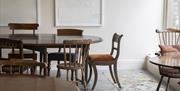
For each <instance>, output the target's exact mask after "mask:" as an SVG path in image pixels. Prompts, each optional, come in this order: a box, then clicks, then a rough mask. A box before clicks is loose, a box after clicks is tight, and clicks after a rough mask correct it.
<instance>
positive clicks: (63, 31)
mask: <svg viewBox="0 0 180 91" xmlns="http://www.w3.org/2000/svg"><path fill="white" fill-rule="evenodd" d="M82 34H83V30H81V29H57V35H62V36H82Z"/></svg>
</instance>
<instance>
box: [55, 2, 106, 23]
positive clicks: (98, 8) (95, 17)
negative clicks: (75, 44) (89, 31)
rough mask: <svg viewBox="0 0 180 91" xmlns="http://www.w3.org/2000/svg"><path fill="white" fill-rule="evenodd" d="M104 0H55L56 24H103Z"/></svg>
mask: <svg viewBox="0 0 180 91" xmlns="http://www.w3.org/2000/svg"><path fill="white" fill-rule="evenodd" d="M102 4H103V2H102V0H55V26H102V23H103V17H102V8H103V5H102Z"/></svg>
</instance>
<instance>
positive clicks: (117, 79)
mask: <svg viewBox="0 0 180 91" xmlns="http://www.w3.org/2000/svg"><path fill="white" fill-rule="evenodd" d="M114 75H115V78H116V82H117V84H118V87H119V88H121V84H120V82H119V78H118V73H117V64H114Z"/></svg>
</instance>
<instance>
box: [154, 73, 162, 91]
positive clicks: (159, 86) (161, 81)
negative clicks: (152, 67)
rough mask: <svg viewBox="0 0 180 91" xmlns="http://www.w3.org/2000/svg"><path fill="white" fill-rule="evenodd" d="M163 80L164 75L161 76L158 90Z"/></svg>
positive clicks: (157, 90)
mask: <svg viewBox="0 0 180 91" xmlns="http://www.w3.org/2000/svg"><path fill="white" fill-rule="evenodd" d="M162 80H163V76H161V79H160V81H159V84H158V87H157V89H156V91H159V88H160V86H161V83H162Z"/></svg>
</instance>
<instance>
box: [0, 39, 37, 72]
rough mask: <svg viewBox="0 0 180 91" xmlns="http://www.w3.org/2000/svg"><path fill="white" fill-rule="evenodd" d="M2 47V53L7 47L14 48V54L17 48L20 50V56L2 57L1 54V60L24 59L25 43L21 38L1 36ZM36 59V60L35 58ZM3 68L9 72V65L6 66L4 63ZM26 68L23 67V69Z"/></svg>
mask: <svg viewBox="0 0 180 91" xmlns="http://www.w3.org/2000/svg"><path fill="white" fill-rule="evenodd" d="M0 49H1V51H0V52H1V53H4V55H5V53H6V52H4V51H5V50H6V49H10V50H12V54H13V53H14V51H13V49H17V50H18V52H19V55H20V56H19V58H9V57H8V58H7V57H2V55H1V59H0V62H4V61H5V62H8V61H10V60H15V61H22V60H24V55H23V43H22V41H21V40H14V39H6V38H0ZM26 61H29V60H26ZM33 61H34V60H33ZM2 67H3V69H2V71H3V72H7V73H8V72H9V66H6V65H3V66H2ZM23 70H24V69H22V71H23Z"/></svg>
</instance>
